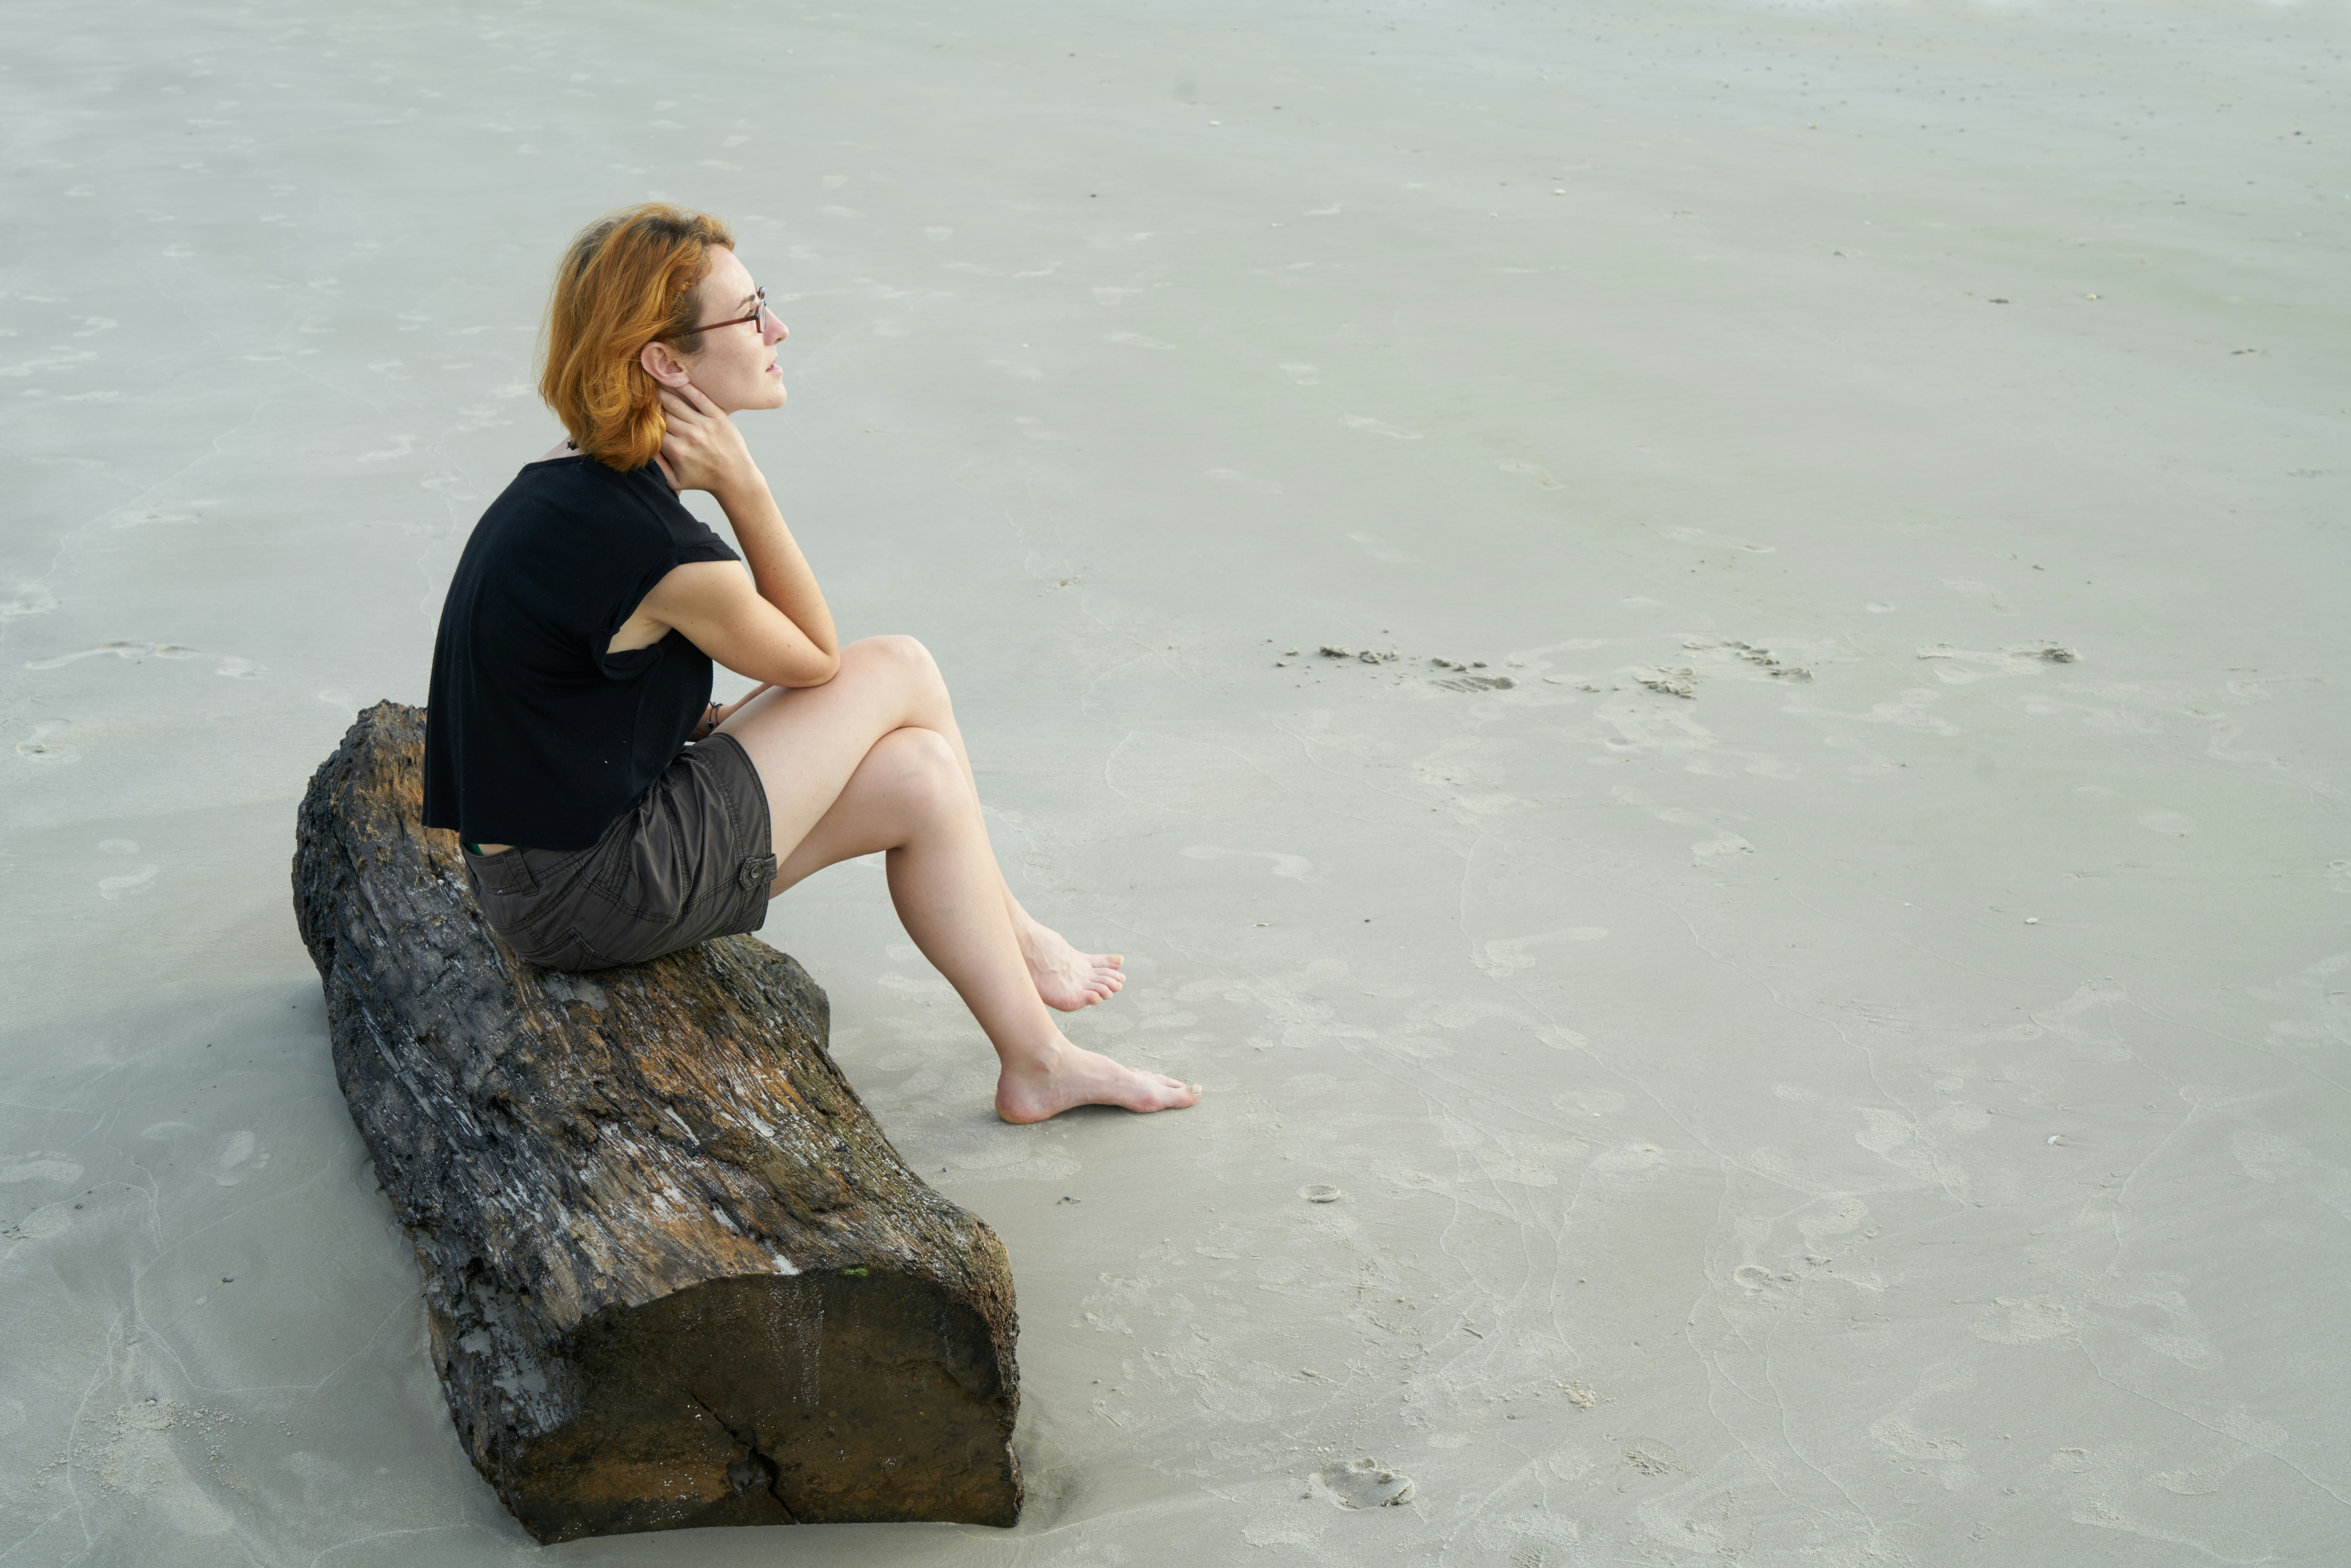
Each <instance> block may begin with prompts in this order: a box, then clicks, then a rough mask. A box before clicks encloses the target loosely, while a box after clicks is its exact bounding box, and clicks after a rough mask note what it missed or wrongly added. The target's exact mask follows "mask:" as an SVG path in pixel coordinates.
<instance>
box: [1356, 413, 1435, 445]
mask: <svg viewBox="0 0 2351 1568" xmlns="http://www.w3.org/2000/svg"><path fill="white" fill-rule="evenodd" d="M1339 423H1342V424H1343V425H1345V426H1346V427H1347V428H1348V429H1350V430H1368V431H1370V432H1371V433H1372V434H1374V435H1384V436H1387V437H1389V438H1390V439H1391V440H1395V441H1418V440H1419V439H1420V432H1419V431H1417V430H1406V429H1405V428H1404V427H1403V426H1401V425H1395V424H1390V423H1388V422H1387V421H1386V420H1384V419H1373V418H1371V417H1369V416H1368V415H1365V414H1360V413H1350V414H1344V415H1342V416H1341V418H1340V420H1339Z"/></svg>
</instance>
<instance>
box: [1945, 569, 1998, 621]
mask: <svg viewBox="0 0 2351 1568" xmlns="http://www.w3.org/2000/svg"><path fill="white" fill-rule="evenodd" d="M1943 586H1944V587H1945V588H1948V589H1949V590H1950V591H1952V592H1953V593H1956V594H1959V595H1960V596H1961V597H1963V598H1967V599H1972V600H1974V601H1976V602H1977V603H1978V604H1980V605H1982V606H1983V607H1984V608H1985V609H1986V610H1989V611H1991V612H1992V613H1993V614H1994V615H2013V614H2015V613H2016V606H2015V605H2013V604H2011V603H2010V602H2009V601H2008V595H2006V594H2004V593H2002V592H2001V591H2000V590H1999V589H1997V588H1994V587H1993V586H1992V585H1991V583H1989V582H1978V581H1977V580H1975V579H1973V578H1971V577H1947V578H1945V579H1944V580H1943Z"/></svg>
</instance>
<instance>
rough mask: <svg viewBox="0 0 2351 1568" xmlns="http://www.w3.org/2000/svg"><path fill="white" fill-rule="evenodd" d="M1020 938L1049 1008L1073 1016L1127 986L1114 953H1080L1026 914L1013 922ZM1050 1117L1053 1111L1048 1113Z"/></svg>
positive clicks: (1022, 952) (1024, 957) (1038, 990)
mask: <svg viewBox="0 0 2351 1568" xmlns="http://www.w3.org/2000/svg"><path fill="white" fill-rule="evenodd" d="M1013 927H1014V929H1015V930H1016V931H1017V932H1018V933H1019V937H1020V956H1021V957H1022V958H1023V959H1025V960H1027V962H1028V965H1029V977H1030V978H1032V979H1034V980H1035V981H1036V982H1037V994H1038V995H1039V996H1040V997H1041V998H1044V1001H1045V1005H1046V1006H1047V1007H1049V1008H1058V1009H1061V1011H1062V1012H1065V1013H1073V1012H1076V1011H1077V1010H1078V1009H1080V1008H1090V1007H1092V1006H1093V1005H1094V1004H1095V1003H1096V1002H1106V1001H1108V1000H1110V998H1112V997H1113V996H1115V995H1117V993H1118V988H1120V987H1121V986H1123V985H1124V984H1126V977H1124V976H1123V975H1121V974H1120V973H1119V968H1120V967H1121V966H1122V965H1123V964H1124V962H1125V960H1124V959H1123V958H1121V957H1120V956H1118V955H1117V954H1115V953H1081V952H1079V951H1078V950H1077V949H1076V948H1075V947H1072V946H1070V942H1069V939H1068V938H1067V937H1065V936H1062V935H1061V933H1060V932H1058V931H1052V930H1049V929H1047V928H1046V927H1045V926H1042V925H1038V924H1037V923H1036V922H1035V921H1034V920H1031V919H1029V918H1028V916H1027V915H1026V914H1025V913H1024V914H1022V915H1020V916H1019V918H1017V919H1015V920H1014V922H1013ZM1047 1114H1048V1115H1050V1114H1051V1113H1050V1112H1048V1113H1047Z"/></svg>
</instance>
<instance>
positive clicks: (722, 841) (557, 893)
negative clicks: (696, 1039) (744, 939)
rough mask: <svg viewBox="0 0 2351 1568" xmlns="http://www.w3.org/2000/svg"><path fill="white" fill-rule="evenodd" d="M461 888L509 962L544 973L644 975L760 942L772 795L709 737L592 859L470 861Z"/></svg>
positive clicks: (684, 754)
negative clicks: (693, 953) (708, 946)
mask: <svg viewBox="0 0 2351 1568" xmlns="http://www.w3.org/2000/svg"><path fill="white" fill-rule="evenodd" d="M465 878H466V880H467V881H468V882H470V883H473V886H474V899H475V902H476V903H477V904H480V905H481V909H482V913H483V915H486V916H487V917H488V919H489V922H490V925H491V928H492V929H493V930H495V931H496V932H497V934H498V935H499V936H503V937H505V938H506V941H507V946H510V947H512V948H513V949H514V950H515V954H516V956H517V957H520V958H522V959H523V960H524V961H526V962H528V963H532V964H537V965H539V966H541V967H545V968H549V969H571V970H580V969H609V968H611V967H612V966H614V965H615V964H642V963H643V962H645V961H646V960H647V959H651V958H658V957H660V956H662V955H663V954H664V953H674V952H676V951H677V950H678V949H679V948H681V947H690V946H693V945H694V944H695V943H696V942H707V941H709V940H710V939H711V938H713V937H715V936H734V935H735V934H736V933H737V932H740V931H757V930H758V928H759V927H760V926H761V925H763V924H765V923H766V921H767V918H768V887H769V886H770V885H772V884H773V883H774V882H775V880H776V852H775V845H774V843H773V841H772V831H771V829H770V828H769V826H768V791H767V789H766V788H765V787H764V786H762V785H761V784H760V782H759V774H758V769H757V768H754V767H752V766H751V758H750V757H749V755H748V754H747V753H746V752H745V751H744V749H743V747H742V745H741V743H740V742H738V741H737V740H736V739H735V737H732V736H728V735H714V736H712V737H709V738H708V739H706V740H704V741H702V742H700V743H699V744H697V745H694V746H689V747H686V748H685V749H684V750H683V751H681V752H679V753H678V754H677V758H676V760H675V761H674V762H672V763H671V764H670V765H669V767H668V768H666V769H664V771H663V773H662V776H661V777H660V778H659V779H655V780H653V788H652V789H648V790H646V791H645V793H644V796H643V799H641V800H638V801H637V803H636V804H635V805H633V806H632V807H630V808H629V809H628V810H626V811H623V812H622V813H621V815H620V816H619V817H617V818H615V819H614V820H613V821H612V824H611V826H610V827H608V828H606V829H605V830H604V831H603V834H602V836H601V837H600V838H598V839H597V841H595V842H594V843H593V844H590V846H589V847H588V848H586V849H584V850H530V849H512V850H507V852H504V853H503V854H494V855H478V854H475V853H473V852H471V851H468V852H466V855H465Z"/></svg>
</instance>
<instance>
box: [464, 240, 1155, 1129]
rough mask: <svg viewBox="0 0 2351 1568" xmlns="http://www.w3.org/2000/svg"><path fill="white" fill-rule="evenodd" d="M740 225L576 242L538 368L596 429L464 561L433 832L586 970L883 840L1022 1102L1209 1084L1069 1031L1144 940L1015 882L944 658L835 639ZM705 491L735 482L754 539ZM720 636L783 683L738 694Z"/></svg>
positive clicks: (538, 951)
mask: <svg viewBox="0 0 2351 1568" xmlns="http://www.w3.org/2000/svg"><path fill="white" fill-rule="evenodd" d="M734 245H735V242H734V236H733V235H731V234H729V233H728V232H727V230H726V227H725V225H722V224H720V223H719V222H718V221H717V220H716V219H714V218H711V217H709V216H707V215H705V214H695V213H688V212H683V211H680V210H678V209H676V208H674V207H670V206H665V205H661V204H651V205H646V206H641V207H635V208H632V209H630V210H629V211H627V212H623V213H619V214H614V215H612V216H611V217H608V218H605V219H603V220H601V222H598V223H596V224H593V225H590V226H589V227H588V228H587V229H586V230H584V231H582V232H581V234H580V236H579V238H578V239H576V240H575V241H574V242H573V243H572V246H571V249H570V251H569V254H568V255H567V256H565V258H564V262H563V265H562V267H561V268H560V270H559V274H558V276H557V279H556V286H555V296H554V298H553V300H552V301H551V302H550V304H549V310H548V321H547V344H546V348H547V365H546V371H545V374H544V375H543V376H542V377H541V379H540V382H539V390H540V392H541V394H542V395H543V396H544V397H545V398H546V399H547V402H548V403H549V406H551V407H552V408H553V409H554V410H555V413H556V414H557V416H558V417H559V419H561V421H562V422H563V425H564V428H565V429H566V430H568V431H569V432H570V439H569V440H568V441H566V442H565V443H564V444H562V445H561V446H559V447H557V448H556V449H555V450H553V451H551V452H549V453H548V454H547V455H545V456H544V457H541V458H540V459H538V461H537V462H535V463H531V464H528V465H526V466H525V467H524V468H523V469H522V471H521V472H520V473H519V474H517V476H516V477H515V480H514V483H513V484H511V485H509V486H507V489H506V491H505V493H504V494H502V495H501V496H499V497H498V498H497V499H496V501H495V502H493V503H492V504H491V506H490V507H489V509H488V511H486V513H484V514H483V517H482V520H481V522H480V523H479V524H478V525H476V527H475V530H474V534H473V537H472V538H471V539H469V540H468V541H467V543H466V546H465V555H464V557H463V559H460V561H459V562H458V566H457V570H456V574H455V578H454V579H453V580H452V581H451V583H450V587H449V596H448V600H447V601H446V602H445V604H444V606H443V608H442V612H441V630H440V634H439V636H438V638H437V640H436V641H435V643H434V655H433V685H432V696H431V699H430V706H429V707H428V709H427V713H426V720H425V786H424V821H425V823H426V825H427V826H430V827H436V828H450V829H455V831H456V833H457V835H458V837H459V839H460V840H461V841H464V843H465V873H466V876H467V879H468V880H469V881H470V882H471V883H472V884H473V888H474V894H475V898H476V899H477V900H478V901H479V902H480V904H481V908H482V912H483V914H484V915H486V916H487V917H488V919H489V922H490V924H491V925H492V926H493V927H495V928H496V930H497V932H498V934H499V935H500V936H503V937H504V938H505V939H506V940H507V943H508V944H509V945H510V946H512V947H513V948H514V949H515V951H516V952H517V954H518V955H520V956H522V957H524V958H526V959H528V960H529V961H530V962H533V963H537V964H544V965H548V966H550V967H559V968H569V969H593V968H601V967H606V966H609V965H613V964H624V963H639V962H643V961H644V960H646V959H649V958H653V957H657V956H660V955H661V954H664V953H668V952H674V951H675V950H676V949H678V948H680V947H684V946H690V945H692V944H693V943H695V942H701V941H706V940H708V939H709V938H711V937H714V936H728V935H731V934H733V933H736V932H739V931H750V930H755V929H757V928H758V926H759V925H760V924H761V923H762V922H763V921H764V920H765V919H766V917H767V904H768V899H770V898H772V897H774V896H775V895H776V894H779V893H781V892H783V891H784V890H785V889H786V888H788V887H790V886H791V885H792V884H793V883H797V882H799V880H800V879H801V878H803V877H805V876H808V875H809V874H810V873H813V872H816V871H820V870H821V869H822V868H824V867H826V866H829V865H831V864H833V863H834V862H838V861H844V860H851V859H854V858H855V857H857V856H859V855H868V854H872V853H875V852H881V853H883V856H884V857H885V859H884V863H885V864H886V865H887V867H888V873H889V884H890V896H891V898H892V900H893V903H894V904H896V905H897V910H898V916H899V918H900V919H901V920H902V921H904V924H905V927H906V933H907V935H908V936H911V937H913V938H914V945H915V946H917V947H919V948H921V949H922V952H923V956H925V957H926V958H928V959H929V960H930V961H931V962H932V964H934V965H935V966H936V967H937V968H938V970H939V972H940V973H941V974H943V975H945V976H946V977H947V979H948V980H949V981H950V982H951V983H952V984H953V985H954V986H955V988H956V992H957V993H958V994H959V995H960V996H961V997H962V998H963V999H964V1002H965V1004H966V1005H967V1006H968V1007H969V1008H970V1009H971V1010H972V1014H973V1016H974V1017H975V1018H977V1019H978V1021H979V1026H980V1028H981V1029H982V1030H985V1031H986V1032H987V1038H988V1040H989V1042H990V1043H991V1044H992V1045H994V1046H995V1048H996V1052H997V1055H998V1058H999V1059H1000V1061H1001V1062H1002V1069H1003V1070H1002V1072H1001V1075H1000V1076H999V1077H998V1082H997V1089H996V1109H997V1113H998V1115H1000V1116H1002V1117H1003V1118H1004V1119H1005V1120H1006V1121H1008V1122H1039V1121H1042V1120H1044V1119H1045V1118H1046V1117H1048V1116H1051V1115H1054V1114H1056V1113H1060V1112H1061V1111H1065V1110H1067V1109H1069V1108H1070V1107H1071V1106H1072V1105H1087V1104H1107V1105H1119V1106H1123V1107H1125V1108H1126V1109H1128V1110H1131V1111H1161V1110H1167V1109H1170V1108H1173V1107H1176V1106H1183V1105H1189V1104H1191V1103H1194V1102H1195V1101H1196V1100H1197V1099H1198V1098H1199V1091H1198V1089H1197V1088H1196V1087H1191V1086H1187V1085H1186V1084H1183V1083H1180V1082H1176V1081H1175V1079H1173V1078H1169V1077H1166V1076H1165V1075H1164V1074H1161V1073H1156V1072H1143V1071H1136V1070H1134V1069H1133V1068H1129V1067H1125V1066H1123V1065H1121V1064H1120V1063H1118V1062H1115V1061H1112V1060H1111V1059H1110V1058H1108V1057H1106V1056H1102V1055H1098V1054H1097V1053H1095V1052H1093V1051H1081V1050H1080V1049H1078V1047H1076V1046H1074V1045H1072V1044H1071V1043H1070V1041H1069V1040H1067V1039H1066V1038H1064V1037H1063V1036H1062V1034H1061V1030H1060V1029H1059V1028H1058V1027H1057V1026H1056V1025H1055V1024H1054V1022H1053V1019H1052V1015H1051V1014H1050V1012H1049V1011H1047V1009H1048V1007H1049V1006H1050V1007H1053V1008H1058V1009H1061V1010H1063V1011H1073V1010H1075V1009H1079V1008H1082V1007H1088V1006H1091V1005H1092V1004H1093V1003H1096V1002H1100V1001H1103V1000H1106V999H1107V998H1109V997H1110V996H1111V995H1112V994H1113V992H1115V991H1116V990H1117V989H1118V988H1119V986H1120V975H1119V964H1120V961H1119V959H1118V958H1117V957H1115V956H1105V955H1094V954H1086V953H1081V952H1079V951H1078V950H1077V949H1076V948H1074V947H1072V946H1071V945H1070V944H1069V943H1068V942H1066V941H1064V940H1063V939H1062V938H1061V936H1058V935H1056V934H1055V933H1053V932H1051V931H1049V930H1047V929H1046V928H1045V927H1044V926H1042V925H1039V924H1038V923H1037V922H1036V921H1034V920H1032V919H1030V918H1029V913H1028V911H1026V910H1024V909H1022V908H1021V907H1020V904H1019V902H1018V901H1017V900H1015V899H1014V898H1013V896H1012V893H1011V890H1010V889H1009V888H1008V887H1007V886H1006V885H1005V883H1004V877H1003V873H1001V872H1000V871H999V870H998V867H997V863H996V856H995V853H994V852H993V851H992V850H991V849H990V848H989V846H988V841H987V828H986V826H985V825H984V823H983V822H982V821H981V817H980V810H979V798H978V794H977V786H976V785H975V784H974V782H973V779H972V773H971V763H970V760H969V758H967V757H966V756H965V753H964V745H963V737H962V735H961V734H960V733H959V732H958V731H957V730H956V722H955V714H954V710H953V708H952V707H951V706H950V705H949V702H948V699H947V691H946V685H944V684H943V683H942V682H941V681H940V678H939V672H938V667H937V666H936V665H935V664H933V663H932V662H931V656H930V654H929V653H927V652H926V651H925V649H924V647H923V645H922V644H921V643H917V642H915V641H914V639H913V638H911V637H872V638H868V639H866V640H865V641H863V642H860V643H851V644H849V645H848V646H847V647H845V648H844V647H841V645H840V643H839V640H838V639H837V638H836V637H835V635H834V632H833V625H832V616H831V612H829V611H828V610H827V609H826V608H825V601H824V595H823V593H822V592H821V591H820V590H819V589H818V587H817V583H816V578H815V576H814V574H813V573H811V572H810V570H809V565H808V562H807V561H806V560H805V559H803V558H802V557H801V555H800V551H799V546H798V545H797V544H795V543H794V542H793V540H792V536H791V531H790V530H789V528H786V527H785V526H784V519H783V517H782V515H781V514H780V513H778V510H777V509H776V502H775V498H774V497H773V496H772V495H770V494H769V492H768V482H767V480H766V479H765V478H764V477H763V476H761V475H760V473H759V469H758V465H756V464H754V463H753V462H752V461H751V455H750V454H749V452H748V451H747V449H746V448H745V446H744V444H743V437H742V434H741V433H740V432H738V431H737V429H736V428H735V424H734V422H733V421H732V419H731V418H730V417H729V416H730V415H732V414H734V413H737V412H739V411H741V410H745V409H763V408H777V407H780V406H781V405H782V403H783V402H784V384H783V382H782V379H781V377H780V374H779V372H778V368H777V362H776V361H777V350H778V345H780V344H781V343H782V342H783V340H784V338H785V336H786V334H785V330H784V324H783V323H782V322H781V321H779V320H778V319H776V317H775V315H774V313H773V312H771V311H769V310H768V308H767V304H766V298H765V293H764V291H763V290H761V289H760V288H759V287H758V286H757V285H756V284H754V283H753V282H752V280H751V276H750V274H749V273H748V272H747V271H746V270H745V268H744V267H743V264H742V262H741V261H739V260H738V259H737V257H736V255H735V248H734ZM686 490H707V491H708V492H710V494H711V495H712V496H714V497H716V499H717V501H718V504H719V506H720V507H723V508H725V510H726V518H727V521H728V522H729V523H730V524H731V525H733V528H734V532H735V538H736V540H737V543H738V544H740V545H741V547H742V554H741V555H739V556H738V555H737V553H736V552H735V551H734V550H732V549H728V548H727V547H726V544H725V543H724V542H723V541H722V540H720V538H718V536H717V535H716V534H715V533H713V532H712V531H711V530H710V529H709V528H706V527H705V526H704V525H703V524H702V523H701V522H700V521H698V520H697V519H696V518H695V517H694V515H693V514H692V513H690V512H688V511H687V510H686V509H685V507H684V505H683V504H682V503H681V502H680V501H679V499H678V496H679V494H680V493H681V492H684V491H686ZM746 564H747V565H748V567H749V570H748V571H746V570H744V568H745V565H746ZM714 660H715V661H716V662H717V663H718V664H724V665H726V667H727V668H728V669H730V670H733V671H735V672H737V674H742V675H745V676H747V677H749V678H750V679H753V680H756V681H758V682H759V683H761V684H760V685H759V686H758V689H756V690H755V691H753V692H752V693H751V694H750V695H748V696H746V697H744V698H743V699H742V700H741V701H739V702H736V703H731V704H728V705H726V706H723V707H722V706H716V705H714V704H712V703H710V701H709V697H710V681H711V664H712V662H713V661H714Z"/></svg>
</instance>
